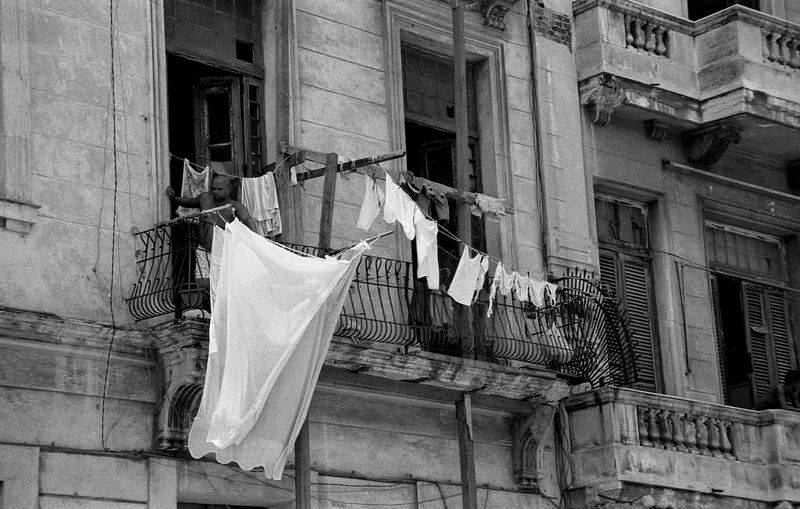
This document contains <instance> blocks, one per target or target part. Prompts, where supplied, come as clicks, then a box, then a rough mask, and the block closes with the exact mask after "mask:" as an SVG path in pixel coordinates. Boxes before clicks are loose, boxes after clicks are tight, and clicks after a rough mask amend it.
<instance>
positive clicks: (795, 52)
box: [789, 37, 800, 69]
mask: <svg viewBox="0 0 800 509" xmlns="http://www.w3.org/2000/svg"><path fill="white" fill-rule="evenodd" d="M789 65H790V66H791V67H794V68H795V69H800V38H797V37H795V38H793V39H792V40H791V42H790V43H789Z"/></svg>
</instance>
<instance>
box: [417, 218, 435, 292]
mask: <svg viewBox="0 0 800 509" xmlns="http://www.w3.org/2000/svg"><path fill="white" fill-rule="evenodd" d="M414 229H415V232H416V241H415V242H416V244H417V277H418V278H421V277H425V278H427V280H428V288H429V289H430V290H438V289H439V253H438V242H437V240H436V236H437V235H438V233H439V226H438V225H437V224H436V221H431V220H429V219H426V218H425V217H423V215H422V214H417V216H416V218H415V220H414Z"/></svg>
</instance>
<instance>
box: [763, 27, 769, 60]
mask: <svg viewBox="0 0 800 509" xmlns="http://www.w3.org/2000/svg"><path fill="white" fill-rule="evenodd" d="M770 35H771V34H770V33H769V32H766V31H764V30H762V31H761V45H762V48H761V49H762V53H763V54H764V60H769V59H770V58H769V57H770V52H769V38H770Z"/></svg>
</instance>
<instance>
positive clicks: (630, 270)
mask: <svg viewBox="0 0 800 509" xmlns="http://www.w3.org/2000/svg"><path fill="white" fill-rule="evenodd" d="M622 276H623V292H624V294H625V308H626V309H627V311H628V318H629V320H630V325H631V340H632V342H633V351H634V352H635V355H636V375H637V387H638V388H640V389H642V390H646V391H655V390H656V375H655V355H654V354H653V346H654V345H653V340H654V338H653V336H654V335H653V322H652V316H653V313H652V306H651V296H650V287H651V285H650V269H649V266H648V263H647V262H646V261H644V260H641V259H638V258H632V257H627V256H626V257H623V258H622Z"/></svg>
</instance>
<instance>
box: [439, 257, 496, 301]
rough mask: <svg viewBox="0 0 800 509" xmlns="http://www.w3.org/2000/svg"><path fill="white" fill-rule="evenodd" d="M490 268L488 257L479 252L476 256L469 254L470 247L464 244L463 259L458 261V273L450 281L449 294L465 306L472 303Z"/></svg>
mask: <svg viewBox="0 0 800 509" xmlns="http://www.w3.org/2000/svg"><path fill="white" fill-rule="evenodd" d="M487 270H489V262H488V261H487V260H486V257H485V256H483V255H481V254H478V255H476V256H475V257H474V258H471V257H470V256H469V247H467V246H464V251H462V253H461V259H460V260H459V261H458V267H456V273H455V274H454V275H453V280H452V281H451V282H450V288H448V289H447V294H448V295H449V296H450V297H452V298H453V300H454V301H456V302H458V303H459V304H463V305H465V306H470V305H472V302H473V298H474V297H475V295H476V293H477V290H478V289H480V287H481V286H483V278H484V276H485V275H486V271H487Z"/></svg>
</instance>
